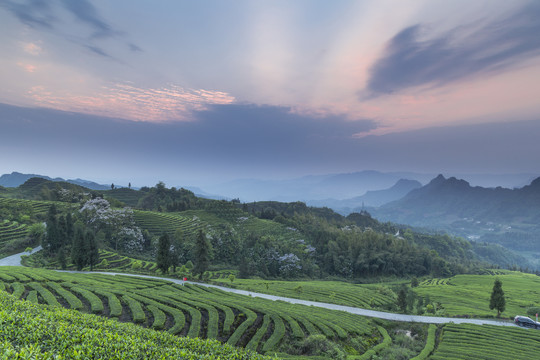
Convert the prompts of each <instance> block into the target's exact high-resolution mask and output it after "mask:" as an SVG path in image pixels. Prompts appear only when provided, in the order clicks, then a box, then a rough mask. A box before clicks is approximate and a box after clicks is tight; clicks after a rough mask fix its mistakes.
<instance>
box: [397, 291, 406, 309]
mask: <svg viewBox="0 0 540 360" xmlns="http://www.w3.org/2000/svg"><path fill="white" fill-rule="evenodd" d="M396 304H397V306H398V307H399V309H400V310H401V311H402V312H407V290H406V289H405V288H401V289H400V290H399V292H398V297H397V300H396Z"/></svg>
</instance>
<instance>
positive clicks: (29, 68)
mask: <svg viewBox="0 0 540 360" xmlns="http://www.w3.org/2000/svg"><path fill="white" fill-rule="evenodd" d="M17 66H19V67H21V68H22V69H24V71H26V72H29V73H33V72H34V71H36V69H37V66H35V65H32V64H26V63H23V62H18V63H17Z"/></svg>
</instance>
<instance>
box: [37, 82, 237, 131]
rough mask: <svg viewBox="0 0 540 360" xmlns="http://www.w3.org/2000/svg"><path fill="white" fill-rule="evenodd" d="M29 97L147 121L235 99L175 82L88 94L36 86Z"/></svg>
mask: <svg viewBox="0 0 540 360" xmlns="http://www.w3.org/2000/svg"><path fill="white" fill-rule="evenodd" d="M30 97H31V98H32V99H33V100H34V101H35V103H36V104H37V105H38V106H42V107H48V108H54V109H60V110H64V111H75V112H82V113H85V114H93V115H100V116H108V117H113V118H121V119H128V120H135V121H150V122H167V121H189V120H191V119H192V112H193V111H201V110H204V109H207V107H208V106H210V105H213V104H230V103H232V102H234V101H235V98H234V97H233V96H231V95H229V94H228V93H225V92H221V91H213V90H205V89H186V88H183V87H180V86H176V85H169V86H167V87H161V88H141V87H137V86H134V85H132V84H114V85H112V86H110V87H104V88H103V89H102V91H101V92H99V93H95V94H93V95H91V96H86V95H76V94H73V93H71V92H68V93H64V94H61V93H59V92H54V93H53V92H51V91H48V90H47V88H45V87H42V86H36V87H33V88H32V90H31V91H30Z"/></svg>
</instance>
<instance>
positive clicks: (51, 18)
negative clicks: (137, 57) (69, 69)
mask: <svg viewBox="0 0 540 360" xmlns="http://www.w3.org/2000/svg"><path fill="white" fill-rule="evenodd" d="M0 7H3V8H5V9H6V10H8V11H9V12H10V13H11V14H12V15H14V16H15V17H16V18H17V19H18V20H19V21H20V22H21V23H23V24H25V25H27V26H29V27H31V28H33V29H36V30H47V31H49V32H51V33H54V34H56V35H59V36H61V37H63V38H64V39H66V40H68V41H69V42H73V43H76V44H77V45H79V46H81V47H82V48H84V49H87V50H88V51H90V52H91V53H93V54H96V55H99V56H101V57H103V58H107V59H110V60H116V61H118V60H117V59H116V57H114V56H112V55H110V53H109V51H106V50H104V49H103V48H102V46H98V45H96V42H97V41H99V40H103V39H107V38H114V37H123V36H124V35H125V34H124V33H123V32H121V31H119V30H117V29H115V28H114V27H113V26H112V25H111V24H110V23H109V22H107V21H106V20H105V19H104V18H103V17H102V16H101V15H100V14H99V12H98V10H97V9H96V7H95V6H94V5H93V4H92V3H90V2H89V1H87V0H59V1H45V0H26V1H21V2H15V1H11V0H0ZM60 8H63V9H65V10H67V11H68V12H69V13H71V14H72V15H73V16H74V17H75V19H76V20H77V23H79V24H85V25H87V26H88V27H89V28H90V29H91V35H90V36H88V35H82V36H79V35H77V34H76V32H75V33H73V32H68V30H65V28H66V26H69V25H68V24H67V22H66V21H62V20H61V17H58V16H57V15H56V14H57V13H58V10H59V9H60ZM126 46H127V48H128V49H129V50H130V51H131V52H141V51H142V49H141V48H140V47H139V46H138V45H136V44H135V43H133V42H126Z"/></svg>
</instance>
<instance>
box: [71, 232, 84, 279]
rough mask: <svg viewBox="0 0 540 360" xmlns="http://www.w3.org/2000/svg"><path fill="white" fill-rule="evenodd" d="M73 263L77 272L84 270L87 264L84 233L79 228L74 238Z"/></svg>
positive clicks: (72, 247)
mask: <svg viewBox="0 0 540 360" xmlns="http://www.w3.org/2000/svg"><path fill="white" fill-rule="evenodd" d="M71 261H72V262H73V264H75V266H77V270H79V271H80V270H82V268H83V267H84V264H85V248H84V232H83V230H82V229H81V228H79V227H78V228H77V230H76V231H75V236H74V237H73V245H72V246H71Z"/></svg>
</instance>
